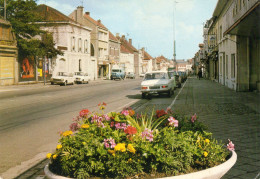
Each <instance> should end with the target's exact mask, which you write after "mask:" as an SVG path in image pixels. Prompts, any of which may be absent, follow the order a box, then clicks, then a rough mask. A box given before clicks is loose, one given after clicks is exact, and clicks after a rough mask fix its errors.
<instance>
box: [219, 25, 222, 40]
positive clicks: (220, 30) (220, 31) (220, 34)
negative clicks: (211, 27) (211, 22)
mask: <svg viewBox="0 0 260 179" xmlns="http://www.w3.org/2000/svg"><path fill="white" fill-rule="evenodd" d="M221 39H222V26H220V27H219V40H221Z"/></svg>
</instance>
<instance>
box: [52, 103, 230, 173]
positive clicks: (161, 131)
mask: <svg viewBox="0 0 260 179" xmlns="http://www.w3.org/2000/svg"><path fill="white" fill-rule="evenodd" d="M105 106H106V104H105V103H102V104H99V107H100V109H101V113H95V112H93V113H91V112H90V111H89V110H87V109H85V110H82V111H80V113H79V116H78V117H77V118H76V120H74V122H73V123H72V124H71V125H70V131H65V132H61V138H60V140H59V144H58V145H57V147H56V150H55V152H54V153H52V154H51V153H49V154H47V158H49V159H50V160H51V161H50V165H49V168H50V170H51V171H52V172H53V173H55V174H58V175H61V176H66V177H72V178H86V177H101V178H103V177H104V178H105V177H108V178H117V177H118V178H127V177H134V176H138V177H139V178H142V177H148V178H151V177H165V176H173V175H180V174H184V173H191V172H195V171H199V170H202V169H206V168H211V167H213V166H216V165H219V164H221V163H223V162H225V161H226V159H227V156H228V154H229V151H228V150H227V149H225V148H224V147H223V144H221V143H219V142H218V141H216V140H215V139H213V138H212V134H211V133H209V132H206V127H205V126H204V125H203V124H202V123H201V122H199V121H198V120H197V116H196V114H195V115H193V116H192V117H191V118H187V117H184V116H180V115H178V114H175V113H173V112H172V111H170V110H167V111H164V110H157V111H156V113H155V114H154V113H152V114H151V115H150V116H148V115H146V114H140V115H139V114H135V111H134V110H132V109H130V108H128V109H124V110H123V111H122V112H121V113H116V112H110V113H108V114H104V112H103V109H104V108H105ZM227 148H228V149H229V150H234V144H233V143H232V142H231V141H230V142H229V144H228V147H227Z"/></svg>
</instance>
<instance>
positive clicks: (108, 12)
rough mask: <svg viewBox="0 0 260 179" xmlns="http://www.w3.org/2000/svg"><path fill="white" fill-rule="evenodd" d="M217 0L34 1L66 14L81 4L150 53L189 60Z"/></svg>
mask: <svg viewBox="0 0 260 179" xmlns="http://www.w3.org/2000/svg"><path fill="white" fill-rule="evenodd" d="M217 1H218V0H38V1H37V3H38V4H46V5H48V6H51V7H53V8H55V9H57V10H58V11H60V12H62V13H63V14H65V15H69V14H70V13H71V12H73V11H74V10H75V9H76V8H77V7H78V6H80V5H83V7H84V11H85V12H90V16H91V17H92V18H93V19H95V20H98V19H100V20H101V22H102V24H104V25H105V26H106V27H107V28H108V29H109V30H110V31H111V32H112V33H113V34H114V35H116V33H119V34H120V36H122V35H125V37H126V38H127V39H132V43H133V45H134V46H135V47H136V48H137V49H141V48H142V47H144V48H145V50H146V51H147V52H148V53H149V54H150V55H151V56H152V57H157V56H161V55H163V56H165V57H166V58H168V59H172V58H173V41H174V39H175V41H176V59H185V60H187V59H190V58H193V57H194V55H195V53H196V52H197V51H198V50H199V47H198V44H199V43H203V24H204V23H205V22H206V21H207V20H208V19H210V18H211V17H212V14H213V11H214V9H215V7H216V4H217Z"/></svg>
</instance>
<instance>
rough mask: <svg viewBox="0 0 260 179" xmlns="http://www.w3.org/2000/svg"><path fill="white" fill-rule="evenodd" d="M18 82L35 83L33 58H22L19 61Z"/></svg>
mask: <svg viewBox="0 0 260 179" xmlns="http://www.w3.org/2000/svg"><path fill="white" fill-rule="evenodd" d="M19 67H20V68H19V69H20V72H19V74H20V75H19V81H35V79H36V78H35V76H36V75H35V74H36V73H35V59H34V57H24V58H22V59H20V60H19Z"/></svg>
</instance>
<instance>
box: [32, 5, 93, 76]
mask: <svg viewBox="0 0 260 179" xmlns="http://www.w3.org/2000/svg"><path fill="white" fill-rule="evenodd" d="M37 8H38V12H40V13H42V17H44V21H46V22H41V24H44V26H42V29H43V30H46V31H48V32H51V33H52V34H53V39H54V41H55V47H56V48H57V49H59V50H62V51H63V53H64V55H62V56H61V55H58V56H57V57H56V58H53V59H52V61H51V68H50V71H51V72H52V76H55V75H57V73H58V72H68V73H74V72H78V71H81V72H84V73H88V74H89V76H90V78H91V80H94V79H96V74H95V71H96V66H97V62H96V61H95V60H94V61H93V60H91V58H90V52H91V49H90V32H91V29H90V28H88V27H86V26H83V25H81V24H79V23H77V22H75V21H73V20H72V19H70V18H69V17H67V16H65V15H63V14H62V13H60V12H59V11H57V10H56V9H53V8H51V7H49V6H46V5H39V6H38V7H37Z"/></svg>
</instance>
